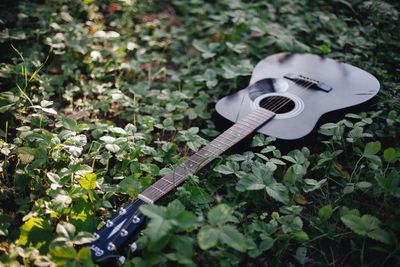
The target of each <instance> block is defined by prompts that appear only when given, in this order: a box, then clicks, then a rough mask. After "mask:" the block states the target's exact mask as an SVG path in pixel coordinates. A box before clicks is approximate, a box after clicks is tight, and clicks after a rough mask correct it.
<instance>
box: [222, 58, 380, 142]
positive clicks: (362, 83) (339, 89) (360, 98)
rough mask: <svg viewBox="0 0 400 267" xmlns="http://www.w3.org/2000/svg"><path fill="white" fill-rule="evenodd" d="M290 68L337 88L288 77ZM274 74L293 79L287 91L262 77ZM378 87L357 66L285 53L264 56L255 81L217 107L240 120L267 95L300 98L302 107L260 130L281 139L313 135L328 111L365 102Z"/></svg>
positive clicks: (230, 116) (299, 105)
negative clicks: (266, 83)
mask: <svg viewBox="0 0 400 267" xmlns="http://www.w3.org/2000/svg"><path fill="white" fill-rule="evenodd" d="M288 73H292V74H295V75H302V76H305V77H308V78H311V79H314V80H317V81H322V82H323V83H325V84H326V85H328V86H329V87H330V88H331V90H330V91H329V92H326V91H323V90H319V89H316V88H312V87H310V88H306V87H307V86H302V85H301V84H296V83H295V82H293V81H292V80H290V79H286V78H284V76H285V75H286V74H288ZM268 78H275V79H279V80H281V81H282V82H283V83H287V84H286V85H284V86H282V87H287V88H286V90H285V91H283V90H282V91H283V92H277V91H279V88H278V90H276V88H272V87H271V86H264V84H263V83H262V81H263V80H264V79H268ZM257 82H259V83H260V84H257ZM378 91H379V82H378V80H377V79H376V78H375V77H374V76H372V75H371V74H369V73H368V72H366V71H364V70H362V69H359V68H357V67H354V66H352V65H349V64H345V63H340V62H337V61H335V60H332V59H329V58H323V57H320V56H317V55H312V54H286V53H280V54H275V55H272V56H269V57H267V58H265V59H264V60H262V61H260V62H259V63H258V64H257V65H256V67H255V68H254V71H253V74H252V77H251V80H250V85H249V86H248V87H247V88H245V89H242V90H240V91H238V92H237V93H235V94H233V95H229V96H226V97H224V98H222V99H221V100H219V101H218V103H217V105H216V110H217V112H218V113H219V114H220V115H221V116H222V117H224V118H226V119H228V120H230V121H232V122H236V121H237V120H239V119H241V118H243V117H246V116H247V115H248V114H249V113H250V112H251V111H252V110H253V109H254V108H255V106H256V105H257V102H258V100H259V99H260V98H262V97H263V96H264V97H266V96H268V95H271V94H272V95H275V94H277V95H282V96H289V97H292V98H295V99H294V100H295V102H296V104H297V106H298V107H297V110H295V109H296V108H293V109H292V112H291V111H289V112H285V113H283V114H278V115H277V116H276V117H275V118H274V119H273V120H271V121H269V122H268V123H266V124H265V125H263V126H261V127H260V128H259V129H257V131H258V132H260V133H263V134H265V135H268V136H273V137H276V138H278V139H283V140H295V139H300V138H302V137H304V136H306V135H307V134H309V133H310V132H311V131H312V130H313V129H314V127H315V125H316V123H317V122H318V120H319V118H320V117H321V116H322V115H324V114H326V113H329V112H332V111H337V110H341V109H344V108H348V107H352V106H356V105H358V104H361V103H364V102H366V101H368V100H370V99H371V98H373V97H374V96H375V95H376V94H377V93H378ZM293 96H294V97H293ZM258 104H259V102H258ZM290 113H291V114H290Z"/></svg>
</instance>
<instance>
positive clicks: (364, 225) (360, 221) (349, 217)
mask: <svg viewBox="0 0 400 267" xmlns="http://www.w3.org/2000/svg"><path fill="white" fill-rule="evenodd" d="M341 220H342V222H343V223H344V224H345V225H346V226H347V227H349V228H350V229H351V230H352V231H353V232H355V233H356V234H358V235H361V236H366V235H367V234H368V233H369V232H371V231H373V230H376V229H378V228H379V224H380V221H379V220H378V219H377V218H376V217H374V216H372V215H368V214H365V215H363V216H362V217H360V216H357V215H355V214H346V215H344V216H342V217H341Z"/></svg>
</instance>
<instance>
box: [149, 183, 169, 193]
mask: <svg viewBox="0 0 400 267" xmlns="http://www.w3.org/2000/svg"><path fill="white" fill-rule="evenodd" d="M156 184H157V183H155V184H153V185H151V187H153V188H154V189H155V190H157V191H159V192H161V193H162V194H165V193H166V192H164V191H163V190H161V189H160V188H158V187H157V186H156Z"/></svg>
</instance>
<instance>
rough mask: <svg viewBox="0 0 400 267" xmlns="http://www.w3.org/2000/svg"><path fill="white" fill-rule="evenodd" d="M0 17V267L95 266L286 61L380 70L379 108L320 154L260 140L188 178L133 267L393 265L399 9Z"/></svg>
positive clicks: (29, 12)
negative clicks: (262, 70)
mask: <svg viewBox="0 0 400 267" xmlns="http://www.w3.org/2000/svg"><path fill="white" fill-rule="evenodd" d="M0 6H1V9H0V14H1V15H0V25H1V28H2V30H1V32H0V47H1V51H2V53H1V55H0V58H1V63H0V78H1V81H0V85H1V90H0V91H1V92H0V121H1V126H0V138H1V139H0V151H1V161H0V190H1V193H0V240H1V243H0V260H1V264H2V265H4V266H20V265H25V266H55V265H57V266H90V265H92V262H91V259H90V255H89V251H88V249H87V248H86V247H82V246H80V245H81V244H83V243H85V242H87V241H88V240H90V238H91V234H90V233H93V232H94V231H95V229H96V227H97V225H98V224H99V223H100V222H101V221H102V220H104V219H106V218H107V217H109V216H111V214H112V213H113V212H115V210H116V209H117V208H118V207H120V206H121V205H123V204H124V203H127V202H129V201H130V200H131V199H133V198H135V197H136V196H137V194H138V193H139V192H140V191H141V190H143V189H144V188H146V187H147V186H148V185H150V184H151V183H152V182H153V181H154V180H156V179H157V178H159V177H161V176H162V175H163V174H164V173H166V172H168V170H169V169H170V168H171V167H172V166H173V165H174V164H177V163H178V162H179V161H180V160H182V157H184V156H185V155H188V154H190V153H192V152H193V151H195V150H197V149H198V148H199V147H200V146H202V145H204V144H206V143H207V141H206V140H211V139H212V138H213V137H214V136H216V135H217V134H218V131H219V129H216V127H215V124H216V121H215V120H213V118H212V115H213V112H214V110H213V107H214V104H215V102H216V101H217V100H218V99H219V98H220V97H222V96H225V95H227V94H229V93H232V92H235V91H236V90H238V89H240V88H244V87H245V86H246V85H247V82H248V80H249V77H250V75H251V71H252V68H253V66H254V65H255V64H256V63H257V62H258V61H259V60H261V59H262V58H263V57H265V56H267V55H270V54H273V53H277V52H281V51H288V52H311V53H316V54H321V55H327V56H329V57H331V58H334V59H337V60H340V61H344V62H348V63H350V64H354V65H356V66H359V67H361V68H363V69H365V70H367V71H369V72H371V73H373V74H374V75H376V76H377V77H378V79H379V80H380V82H381V92H380V93H379V97H378V101H377V102H376V103H375V104H374V105H373V106H372V107H371V110H369V111H367V112H361V113H358V114H347V115H346V117H345V118H344V119H343V120H341V121H339V122H334V123H328V124H325V125H323V126H322V127H321V128H320V129H319V133H318V135H317V136H316V139H317V140H318V141H317V142H315V144H314V145H313V146H312V147H309V148H301V147H298V149H296V150H293V151H291V152H289V153H283V152H281V151H280V150H279V148H277V147H276V146H274V140H273V139H271V138H266V137H264V136H261V135H256V136H255V137H254V138H253V139H252V142H251V146H252V147H251V148H248V150H249V151H248V152H241V153H239V154H232V155H226V156H223V157H222V158H221V159H220V160H218V161H216V162H215V163H214V164H213V165H212V166H211V167H210V168H207V169H206V170H204V171H202V172H200V173H198V174H197V175H196V176H193V177H190V179H189V180H188V181H187V182H186V183H185V184H184V185H183V186H182V187H180V188H178V189H177V190H176V191H175V192H174V193H172V194H170V195H169V196H168V197H166V198H165V199H164V200H163V201H162V202H160V205H161V206H148V207H146V208H145V209H144V212H145V214H146V215H147V216H148V217H149V223H148V224H147V226H146V229H145V230H144V235H143V236H141V237H140V238H139V240H138V244H139V253H138V254H137V255H136V257H131V256H129V255H128V260H127V261H126V263H125V264H126V266H130V265H133V264H135V265H137V266H152V265H157V266H159V265H176V264H179V265H188V266H193V265H199V266H203V265H206V266H234V265H245V266H288V265H289V266H302V265H307V266H328V265H329V266H353V265H357V266H358V265H362V266H395V265H399V264H400V253H399V250H400V245H399V240H398V236H400V217H399V216H400V213H399V209H398V207H399V197H400V187H399V182H400V173H399V158H400V146H399V134H398V133H399V132H400V119H399V116H398V115H399V110H400V109H399V108H400V101H399V94H398V89H399V88H398V87H399V79H400V76H399V63H400V55H399V53H398V51H399V50H400V36H399V28H398V24H399V20H398V19H399V3H398V1H361V0H349V1H345V0H332V1H322V0H314V1H302V0H273V1H268V2H266V1H239V0H234V1H232V0H223V1H202V0H189V1H183V0H173V1H170V2H166V1H139V0H137V1H135V0H124V1H115V2H112V1H105V0H101V1H91V0H85V1H78V0H75V1H66V0H52V1H50V0H42V1H2V2H1V3H0ZM175 199H176V200H175ZM162 205H165V206H162ZM181 214H185V216H180V215H181ZM183 217H184V218H186V219H182V218H183ZM160 225H161V226H162V227H159V226H160Z"/></svg>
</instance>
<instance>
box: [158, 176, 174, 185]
mask: <svg viewBox="0 0 400 267" xmlns="http://www.w3.org/2000/svg"><path fill="white" fill-rule="evenodd" d="M160 180H162V181H165V182H167V183H169V184H170V185H175V183H173V182H171V181H169V180H167V179H165V176H164V177H161V178H160Z"/></svg>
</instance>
